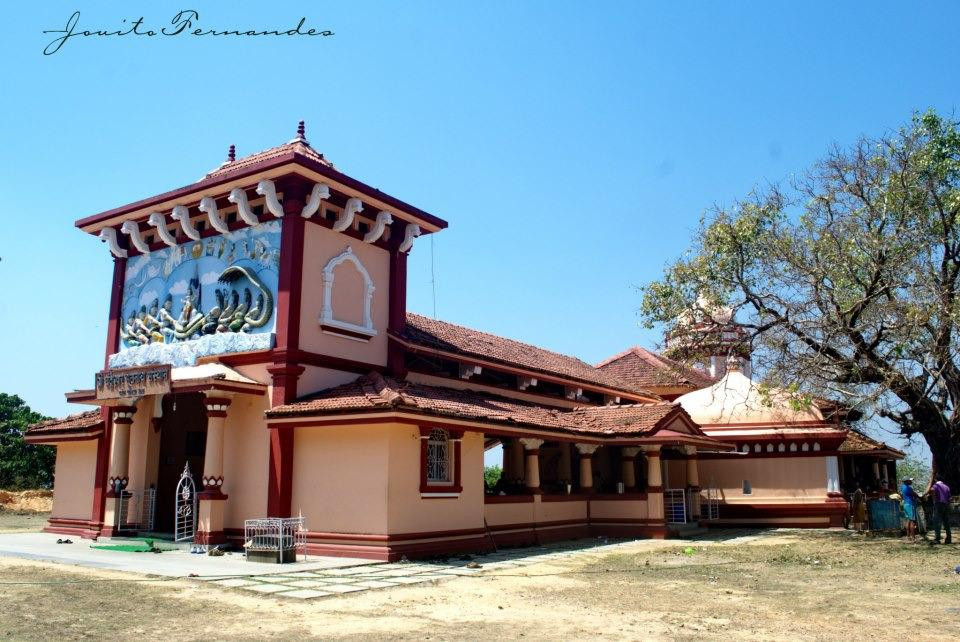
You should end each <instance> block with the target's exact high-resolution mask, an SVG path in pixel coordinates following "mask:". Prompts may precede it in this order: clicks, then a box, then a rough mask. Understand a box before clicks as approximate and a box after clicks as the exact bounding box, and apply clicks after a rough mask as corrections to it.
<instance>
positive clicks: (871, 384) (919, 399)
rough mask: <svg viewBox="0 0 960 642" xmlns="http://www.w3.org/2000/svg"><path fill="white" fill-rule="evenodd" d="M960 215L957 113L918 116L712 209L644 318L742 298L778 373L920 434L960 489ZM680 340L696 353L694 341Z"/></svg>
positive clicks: (766, 372) (654, 292) (713, 307)
mask: <svg viewBox="0 0 960 642" xmlns="http://www.w3.org/2000/svg"><path fill="white" fill-rule="evenodd" d="M958 215H960V131H958V123H957V121H955V120H953V119H950V118H944V117H942V116H940V115H938V114H937V113H935V112H932V111H929V112H926V113H923V114H916V115H914V117H913V118H912V119H911V121H910V122H909V123H908V124H907V125H905V126H904V127H902V128H900V129H898V130H897V131H895V132H891V133H889V134H887V135H884V136H881V137H879V138H872V139H871V138H863V139H861V140H859V141H858V142H857V143H855V144H853V145H851V146H848V147H840V146H836V147H834V148H833V149H831V150H830V151H829V152H828V153H827V154H826V156H825V157H824V158H823V159H822V160H821V161H819V162H817V163H816V164H815V165H814V166H813V167H812V168H811V169H810V170H809V171H807V172H805V173H804V174H803V175H801V176H799V177H796V178H794V179H792V180H791V181H789V183H788V184H786V185H783V186H780V185H772V186H767V187H765V188H763V189H758V190H756V191H754V192H753V193H751V194H750V195H748V196H747V197H746V198H744V199H743V200H740V201H738V202H736V203H734V204H733V205H732V206H731V207H726V208H715V209H714V210H713V211H711V212H710V213H709V214H708V215H706V216H705V217H704V218H703V220H702V221H701V225H700V227H699V229H698V231H697V232H696V235H695V238H694V242H693V247H692V248H691V250H690V251H688V252H687V253H686V254H685V255H684V256H683V257H681V258H680V259H679V260H677V261H675V262H673V263H671V264H670V265H668V266H667V268H666V270H665V273H664V276H663V277H662V278H661V279H659V280H657V281H654V282H652V283H650V284H648V285H647V286H645V287H644V288H643V303H642V308H641V314H642V316H643V318H644V320H645V322H646V324H647V325H648V327H653V326H654V325H662V326H665V329H666V331H667V333H668V336H677V335H679V334H682V333H683V332H684V331H685V328H688V327H689V326H690V325H691V320H693V321H694V322H695V324H696V326H697V327H698V328H703V327H704V323H706V324H707V325H709V324H711V323H712V322H713V321H712V319H713V316H714V315H716V314H717V311H718V310H723V311H724V315H729V313H730V311H731V310H732V311H733V314H735V315H736V319H737V322H738V323H739V324H740V326H741V327H742V328H743V329H744V330H745V331H746V336H747V338H748V340H749V341H750V348H751V354H752V357H751V358H752V360H753V366H754V370H755V371H758V372H761V373H763V378H764V382H765V383H766V384H769V385H774V386H777V387H781V388H784V389H786V390H792V391H795V392H796V393H797V398H798V399H802V400H807V401H808V402H810V401H811V400H813V399H818V398H828V399H833V400H836V401H838V402H840V403H842V404H844V405H845V406H850V407H853V408H856V409H857V410H859V411H860V412H862V413H864V417H865V418H871V417H872V418H882V419H885V420H887V422H889V423H891V424H892V425H893V426H895V427H896V430H898V431H899V432H900V434H902V435H903V436H905V437H906V438H907V439H908V440H912V439H915V438H917V437H920V438H922V439H923V440H924V441H925V442H926V443H927V445H928V446H929V447H930V451H931V453H932V454H933V466H934V469H935V471H936V472H937V473H939V474H941V475H943V476H944V478H945V479H946V480H947V482H948V483H949V484H950V485H951V486H952V487H953V488H960V413H958V410H957V406H958V404H960V359H958V349H960V344H958V337H957V334H958V331H960V327H958V320H960V292H958V288H960V220H958ZM725 318H726V316H725ZM716 323H717V325H718V326H719V325H720V324H721V321H717V322H716ZM698 336H701V337H707V336H709V333H703V332H701V333H700V334H699V335H698ZM682 345H683V346H684V347H685V350H686V351H687V354H686V355H681V356H686V357H688V358H693V359H696V357H697V355H696V351H697V349H698V347H697V345H696V341H686V342H683V343H682ZM701 347H702V348H704V349H705V348H706V346H701Z"/></svg>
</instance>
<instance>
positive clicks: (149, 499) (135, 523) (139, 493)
mask: <svg viewBox="0 0 960 642" xmlns="http://www.w3.org/2000/svg"><path fill="white" fill-rule="evenodd" d="M156 492H157V491H156V490H155V489H153V488H148V489H146V490H133V491H129V490H125V491H123V492H122V493H121V495H120V496H119V497H117V510H116V516H117V518H116V524H115V526H116V527H117V530H135V531H147V532H151V531H152V530H153V509H154V506H155V504H156Z"/></svg>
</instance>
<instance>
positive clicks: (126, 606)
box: [0, 531, 960, 640]
mask: <svg viewBox="0 0 960 642" xmlns="http://www.w3.org/2000/svg"><path fill="white" fill-rule="evenodd" d="M688 546H689V547H690V548H691V549H692V550H685V549H687V548H688ZM537 552H540V551H539V550H537ZM957 564H960V548H956V547H931V546H928V545H926V544H924V543H920V544H909V543H905V542H902V541H900V540H887V539H872V538H864V537H858V536H853V535H851V534H849V533H847V532H841V531H811V532H805V531H778V532H774V533H767V534H762V535H758V536H756V537H748V538H739V539H737V540H729V541H724V540H722V539H720V540H716V541H705V542H694V543H692V544H687V543H680V544H678V543H676V542H655V541H642V542H636V543H632V544H630V545H629V546H626V547H624V548H623V549H620V551H619V552H616V553H606V554H593V553H585V554H580V555H578V556H576V557H574V558H569V559H563V560H561V561H557V562H552V563H549V564H546V563H544V564H536V565H531V566H528V567H523V568H519V569H512V570H503V571H496V572H490V573H485V574H483V575H479V576H471V577H462V578H457V579H452V580H446V581H442V582H439V583H436V584H431V585H419V586H413V587H400V588H393V589H386V590H379V591H370V592H365V593H355V594H350V595H346V596H343V597H334V598H323V599H320V600H315V601H310V602H297V601H294V600H292V599H289V598H287V599H282V598H274V597H270V596H267V595H264V596H258V595H251V594H249V593H241V592H240V591H237V590H230V589H223V588H219V587H215V586H212V585H209V584H200V583H195V582H192V581H189V580H172V581H171V580H160V579H158V578H149V577H144V578H138V577H136V576H131V575H128V574H119V573H112V572H104V571H97V570H90V569H81V568H75V567H69V566H54V565H44V564H41V563H37V562H27V561H23V560H14V559H9V558H0V595H2V596H3V597H2V598H0V601H2V602H3V608H0V636H9V637H12V638H15V639H41V638H51V637H55V636H56V637H63V638H66V639H82V638H90V637H92V638H112V639H122V638H123V637H127V636H137V637H139V638H145V639H157V638H164V639H166V640H181V639H186V640H192V639H201V638H205V639H209V638H211V637H212V638H215V639H224V638H236V639H241V640H242V639H264V638H275V637H284V638H291V637H304V638H322V639H340V638H347V637H349V638H360V639H382V638H391V639H418V640H421V639H444V640H445V639H470V640H474V639H518V638H525V639H534V640H548V639H549V640H556V639H575V638H576V639H579V638H588V637H589V638H597V637H604V638H612V639H637V638H664V639H685V638H697V639H718V640H719V639H723V640H729V639H747V640H772V639H778V640H780V639H784V638H789V639H811V640H828V639H829V640H835V639H841V638H842V639H895V638H905V639H911V640H917V639H930V640H936V639H943V640H947V639H950V640H955V639H958V638H960V608H958V607H960V575H956V574H955V573H954V572H953V567H954V566H956V565H957ZM134 580H139V581H134Z"/></svg>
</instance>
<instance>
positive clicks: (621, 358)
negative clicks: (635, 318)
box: [597, 346, 715, 390]
mask: <svg viewBox="0 0 960 642" xmlns="http://www.w3.org/2000/svg"><path fill="white" fill-rule="evenodd" d="M597 369H598V370H600V371H601V372H604V373H606V374H608V375H610V376H613V377H616V378H617V379H620V380H621V381H624V382H626V383H628V384H630V385H633V386H634V387H637V388H645V389H648V390H649V389H656V388H661V387H671V388H675V387H676V388H687V389H689V390H698V389H700V388H706V387H707V386H710V385H713V384H714V383H715V382H714V380H713V378H712V377H710V375H708V374H707V373H705V372H703V371H701V370H697V369H696V368H691V367H689V366H685V365H683V364H682V363H680V362H678V361H674V360H673V359H668V358H666V357H664V356H662V355H659V354H657V353H655V352H651V351H650V350H647V349H645V348H641V347H639V346H634V347H632V348H630V349H629V350H625V351H623V352H621V353H620V354H616V355H614V356H612V357H610V358H609V359H606V360H604V361H601V362H600V363H598V364H597Z"/></svg>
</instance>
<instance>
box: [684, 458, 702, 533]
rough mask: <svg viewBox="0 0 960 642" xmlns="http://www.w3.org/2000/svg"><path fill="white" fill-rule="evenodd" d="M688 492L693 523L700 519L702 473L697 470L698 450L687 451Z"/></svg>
mask: <svg viewBox="0 0 960 642" xmlns="http://www.w3.org/2000/svg"><path fill="white" fill-rule="evenodd" d="M687 490H688V491H689V500H688V504H689V507H690V519H691V521H698V520H699V519H700V473H699V470H698V469H697V449H696V448H694V447H692V446H691V447H690V448H688V449H687Z"/></svg>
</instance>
